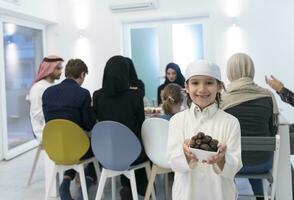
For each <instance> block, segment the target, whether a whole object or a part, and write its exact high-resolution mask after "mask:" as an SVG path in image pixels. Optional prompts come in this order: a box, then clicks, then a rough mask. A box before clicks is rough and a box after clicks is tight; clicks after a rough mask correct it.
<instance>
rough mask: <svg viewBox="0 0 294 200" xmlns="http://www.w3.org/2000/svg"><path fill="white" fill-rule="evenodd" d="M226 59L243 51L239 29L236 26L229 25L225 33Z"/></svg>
mask: <svg viewBox="0 0 294 200" xmlns="http://www.w3.org/2000/svg"><path fill="white" fill-rule="evenodd" d="M226 44H227V45H226V52H225V53H226V54H225V56H226V58H229V57H230V56H231V55H233V54H234V53H237V52H241V51H243V50H244V46H243V39H242V34H241V28H240V27H239V26H237V25H231V27H229V29H228V30H227V33H226Z"/></svg>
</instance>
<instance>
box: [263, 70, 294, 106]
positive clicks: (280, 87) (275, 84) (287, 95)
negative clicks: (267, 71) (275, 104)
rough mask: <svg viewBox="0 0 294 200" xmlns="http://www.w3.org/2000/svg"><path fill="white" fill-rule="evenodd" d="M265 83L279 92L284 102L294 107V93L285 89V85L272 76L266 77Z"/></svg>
mask: <svg viewBox="0 0 294 200" xmlns="http://www.w3.org/2000/svg"><path fill="white" fill-rule="evenodd" d="M265 82H266V83H267V84H268V85H269V86H270V87H271V88H272V89H274V90H275V91H276V92H277V94H278V95H279V96H280V97H281V99H282V101H284V102H286V103H289V104H290V105H292V106H294V93H293V92H292V91H290V90H289V89H287V88H286V87H284V84H283V83H282V82H281V81H279V80H278V79H277V78H275V77H274V76H273V75H271V77H270V78H268V77H267V76H266V77H265Z"/></svg>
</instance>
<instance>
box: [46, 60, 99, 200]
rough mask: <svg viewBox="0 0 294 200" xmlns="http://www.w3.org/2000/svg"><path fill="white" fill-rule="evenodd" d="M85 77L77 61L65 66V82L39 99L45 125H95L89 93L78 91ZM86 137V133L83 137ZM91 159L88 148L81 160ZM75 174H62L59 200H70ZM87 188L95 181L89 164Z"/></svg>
mask: <svg viewBox="0 0 294 200" xmlns="http://www.w3.org/2000/svg"><path fill="white" fill-rule="evenodd" d="M86 73H88V68H87V65H86V64H85V63H84V62H83V61H82V60H80V59H71V60H69V61H68V63H67V64H66V66H65V77H66V79H65V80H64V81H62V82H61V83H59V84H58V85H55V86H51V87H49V88H47V89H46V90H45V92H44V94H43V96H42V101H43V112H44V117H45V121H46V122H48V121H50V120H54V119H67V120H70V121H72V122H75V123H76V124H78V125H79V126H80V127H81V128H82V129H84V130H86V131H90V130H91V129H92V128H93V126H94V125H95V123H96V119H95V113H94V111H93V108H92V107H91V96H90V93H89V91H88V90H86V89H84V88H82V87H81V85H82V84H83V82H84V80H85V76H86ZM85 134H86V133H85ZM90 157H93V152H92V150H91V146H90V147H89V149H88V151H87V152H86V153H85V154H84V155H83V156H82V158H80V159H81V160H83V159H87V158H90ZM75 174H76V172H75V170H73V169H69V170H67V171H65V173H64V176H63V181H62V184H61V185H60V187H59V194H60V198H61V200H72V197H71V194H70V190H69V188H70V183H71V180H73V179H74V177H75ZM85 176H86V185H87V188H88V187H90V185H92V184H93V183H94V182H95V181H96V179H97V177H96V173H95V169H94V165H93V164H92V163H91V164H89V165H88V166H87V167H86V169H85Z"/></svg>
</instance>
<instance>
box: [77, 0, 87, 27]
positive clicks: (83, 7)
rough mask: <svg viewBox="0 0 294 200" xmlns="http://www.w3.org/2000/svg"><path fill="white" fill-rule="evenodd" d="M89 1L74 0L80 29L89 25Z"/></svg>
mask: <svg viewBox="0 0 294 200" xmlns="http://www.w3.org/2000/svg"><path fill="white" fill-rule="evenodd" d="M87 2H88V1H81V0H74V3H73V5H74V8H73V11H74V15H75V16H74V17H75V20H74V21H75V23H76V26H77V28H78V29H79V30H84V29H86V28H87V27H88V25H89V20H90V9H89V3H87Z"/></svg>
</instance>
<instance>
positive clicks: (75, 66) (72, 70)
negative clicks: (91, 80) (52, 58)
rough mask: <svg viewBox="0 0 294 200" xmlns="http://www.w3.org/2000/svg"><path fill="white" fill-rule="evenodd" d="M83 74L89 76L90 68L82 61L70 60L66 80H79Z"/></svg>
mask: <svg viewBox="0 0 294 200" xmlns="http://www.w3.org/2000/svg"><path fill="white" fill-rule="evenodd" d="M83 72H85V73H86V74H88V67H87V65H86V64H85V63H84V61H82V60H81V59H70V60H69V61H68V62H67V64H66V66H65V77H66V78H74V79H76V78H79V77H80V75H81V74H82V73H83Z"/></svg>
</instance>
